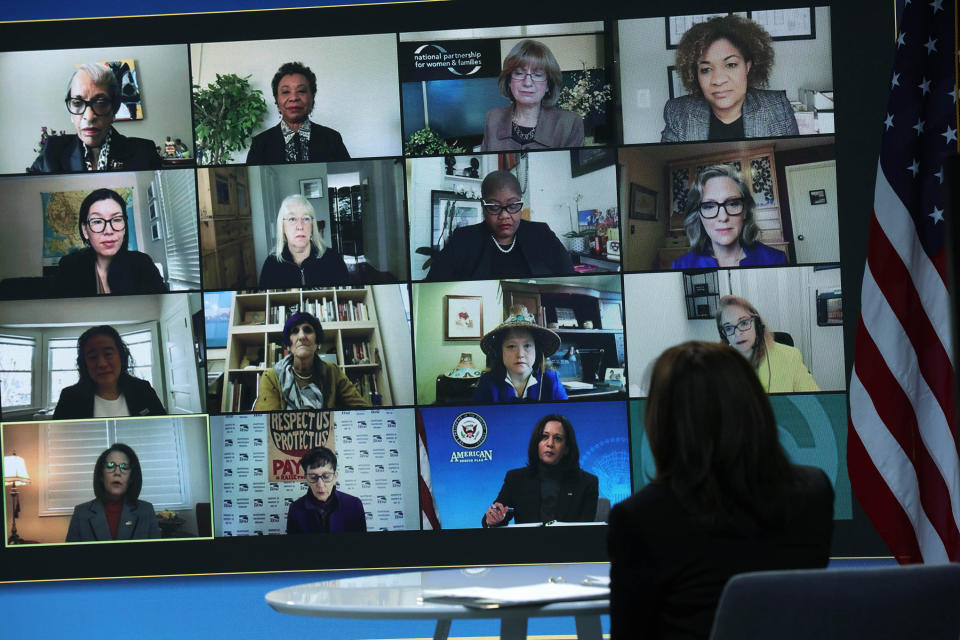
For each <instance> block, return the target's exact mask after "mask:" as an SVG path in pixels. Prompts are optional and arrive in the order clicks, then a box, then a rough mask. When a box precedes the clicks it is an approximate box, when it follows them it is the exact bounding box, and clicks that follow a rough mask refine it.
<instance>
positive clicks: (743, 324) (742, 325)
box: [722, 316, 755, 336]
mask: <svg viewBox="0 0 960 640" xmlns="http://www.w3.org/2000/svg"><path fill="white" fill-rule="evenodd" d="M754 320H755V318H754V316H750V317H749V318H744V319H743V320H741V321H740V322H738V323H737V324H730V323H729V322H727V323H725V324H724V325H723V327H722V328H723V332H724V333H725V334H727V335H728V336H732V335H733V332H734V331H740V332H741V333H742V332H744V331H746V330H747V329H749V328H750V327H751V326H753V321H754Z"/></svg>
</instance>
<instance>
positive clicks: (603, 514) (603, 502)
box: [593, 498, 610, 522]
mask: <svg viewBox="0 0 960 640" xmlns="http://www.w3.org/2000/svg"><path fill="white" fill-rule="evenodd" d="M609 518H610V498H597V517H596V518H594V519H593V521H594V522H606V521H607V520H608V519H609Z"/></svg>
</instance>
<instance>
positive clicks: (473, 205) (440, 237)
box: [430, 190, 483, 249]
mask: <svg viewBox="0 0 960 640" xmlns="http://www.w3.org/2000/svg"><path fill="white" fill-rule="evenodd" d="M430 209H431V212H430V237H431V243H432V245H433V247H434V248H435V249H442V248H443V247H444V246H445V245H446V244H447V240H449V239H450V236H451V235H453V232H454V231H456V230H457V229H459V228H460V227H466V226H469V225H472V224H477V223H478V222H483V209H482V208H481V204H480V201H479V200H475V199H473V198H468V197H466V196H461V195H457V194H456V193H454V192H453V191H438V190H433V191H431V192H430Z"/></svg>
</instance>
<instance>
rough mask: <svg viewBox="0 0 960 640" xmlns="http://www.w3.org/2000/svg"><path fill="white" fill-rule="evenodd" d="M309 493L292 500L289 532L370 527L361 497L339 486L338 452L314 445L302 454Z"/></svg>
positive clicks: (288, 524) (364, 528)
mask: <svg viewBox="0 0 960 640" xmlns="http://www.w3.org/2000/svg"><path fill="white" fill-rule="evenodd" d="M300 466H301V467H302V468H303V473H304V476H305V479H306V481H307V487H308V489H307V493H306V494H304V495H303V496H302V497H300V498H297V499H296V500H294V501H293V503H291V504H290V509H289V510H288V511H287V533H343V532H351V531H352V532H364V531H366V530H367V516H366V513H365V512H364V508H363V502H362V501H361V500H360V498H358V497H356V496H352V495H350V494H349V493H345V492H343V491H339V490H337V454H335V453H334V452H333V451H331V450H330V449H328V448H327V447H314V448H313V449H310V450H309V451H307V452H306V453H305V454H303V457H302V458H300Z"/></svg>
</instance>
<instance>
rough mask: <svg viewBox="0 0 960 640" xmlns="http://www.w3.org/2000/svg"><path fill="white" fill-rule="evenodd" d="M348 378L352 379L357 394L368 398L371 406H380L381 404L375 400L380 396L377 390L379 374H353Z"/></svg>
mask: <svg viewBox="0 0 960 640" xmlns="http://www.w3.org/2000/svg"><path fill="white" fill-rule="evenodd" d="M347 377H348V378H350V381H351V382H352V383H353V386H354V387H356V389H357V392H358V393H359V394H360V395H361V396H363V397H364V398H366V399H367V400H368V401H369V402H370V404H371V405H373V406H376V405H378V404H379V402H376V401H375V400H374V399H375V398H379V396H380V392H379V390H378V388H377V374H375V373H356V372H351V373H350V374H349V375H348V376H347Z"/></svg>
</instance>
